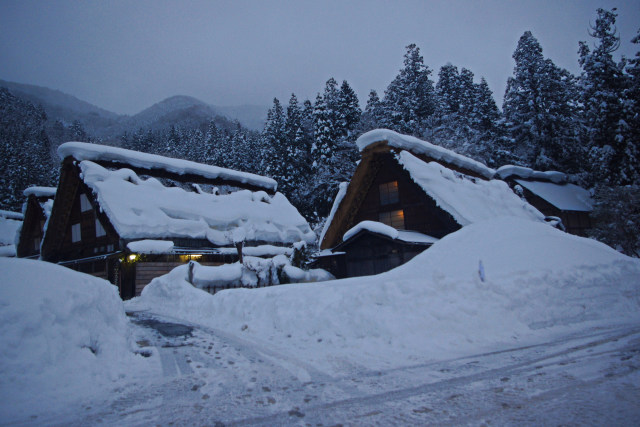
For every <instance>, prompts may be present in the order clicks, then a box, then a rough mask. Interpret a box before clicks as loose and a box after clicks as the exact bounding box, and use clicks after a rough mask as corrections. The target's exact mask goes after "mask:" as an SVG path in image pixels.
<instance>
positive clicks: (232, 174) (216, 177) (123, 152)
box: [58, 142, 278, 194]
mask: <svg viewBox="0 0 640 427" xmlns="http://www.w3.org/2000/svg"><path fill="white" fill-rule="evenodd" d="M58 155H60V157H61V158H62V159H66V158H67V157H72V158H74V159H75V160H78V161H82V160H90V161H93V162H95V163H98V164H100V165H102V166H110V165H111V166H114V167H117V168H130V169H132V170H134V171H135V172H138V173H144V172H146V173H148V174H150V175H154V174H160V175H164V176H168V177H172V178H175V179H178V180H184V181H188V182H194V183H204V184H214V185H232V186H235V187H240V188H245V189H248V190H254V191H256V190H263V191H266V192H268V193H270V194H274V193H275V192H276V189H277V186H278V184H277V183H276V181H275V180H273V179H271V178H267V177H264V176H260V175H256V174H252V173H248V172H240V171H236V170H232V169H226V168H222V167H218V166H211V165H205V164H202V163H196V162H192V161H189V160H183V159H174V158H170V157H164V156H160V155H157V154H149V153H142V152H139V151H133V150H127V149H124V148H119V147H110V146H106V145H99V144H89V143H86V142H66V143H64V144H62V145H60V147H58Z"/></svg>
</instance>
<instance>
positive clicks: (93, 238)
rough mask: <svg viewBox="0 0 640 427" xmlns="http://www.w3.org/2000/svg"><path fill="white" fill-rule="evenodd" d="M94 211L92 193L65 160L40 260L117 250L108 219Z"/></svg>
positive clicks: (94, 203)
mask: <svg viewBox="0 0 640 427" xmlns="http://www.w3.org/2000/svg"><path fill="white" fill-rule="evenodd" d="M97 208H98V205H97V202H96V201H95V200H94V197H93V193H92V192H91V190H90V189H89V188H88V187H87V186H86V185H85V184H84V183H83V182H82V180H81V179H80V170H79V168H78V166H77V164H76V162H75V161H74V160H73V159H71V158H67V159H65V160H64V162H63V164H62V168H61V172H60V182H59V185H58V191H57V194H56V198H55V202H54V204H53V208H52V210H51V218H50V219H49V225H48V227H47V232H46V234H45V236H44V241H43V243H42V254H41V255H42V258H43V259H44V260H46V261H52V262H58V261H66V260H75V259H82V258H87V257H92V256H96V255H100V254H104V253H108V252H113V251H116V250H119V249H121V248H119V245H120V237H119V236H118V234H117V232H116V231H115V229H114V228H113V226H112V225H111V222H110V221H109V218H108V217H107V216H106V215H105V214H104V213H102V212H100V209H97Z"/></svg>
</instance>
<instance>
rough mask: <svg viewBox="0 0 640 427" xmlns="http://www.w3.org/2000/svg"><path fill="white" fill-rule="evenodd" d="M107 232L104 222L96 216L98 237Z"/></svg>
mask: <svg viewBox="0 0 640 427" xmlns="http://www.w3.org/2000/svg"><path fill="white" fill-rule="evenodd" d="M106 235H107V232H106V231H105V230H104V227H103V226H102V223H101V222H100V220H99V219H98V218H96V237H101V236H106Z"/></svg>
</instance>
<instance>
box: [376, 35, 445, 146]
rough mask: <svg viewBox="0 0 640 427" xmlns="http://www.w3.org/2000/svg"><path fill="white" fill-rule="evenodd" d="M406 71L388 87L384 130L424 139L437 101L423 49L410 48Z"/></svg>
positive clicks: (405, 60) (408, 47) (407, 54)
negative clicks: (421, 53)
mask: <svg viewBox="0 0 640 427" xmlns="http://www.w3.org/2000/svg"><path fill="white" fill-rule="evenodd" d="M406 49H407V52H406V53H405V55H404V68H403V69H401V70H400V73H399V74H398V75H397V76H396V78H395V79H393V81H392V82H391V83H390V84H389V86H388V87H387V89H386V90H385V95H384V99H383V107H384V111H385V114H384V118H385V119H384V122H383V123H382V124H383V126H384V127H386V128H389V129H393V130H395V131H398V132H401V133H404V134H410V135H418V136H419V135H422V133H423V129H424V127H425V123H426V120H427V119H428V118H429V117H430V116H431V115H432V114H433V113H434V111H435V108H436V97H435V89H434V85H433V81H432V80H431V79H430V78H429V76H430V75H431V70H430V69H429V67H427V66H426V65H425V64H424V59H423V58H422V56H421V55H420V49H419V48H418V47H417V46H416V45H415V44H410V45H409V46H407V48H406Z"/></svg>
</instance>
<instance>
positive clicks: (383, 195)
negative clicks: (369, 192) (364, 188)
mask: <svg viewBox="0 0 640 427" xmlns="http://www.w3.org/2000/svg"><path fill="white" fill-rule="evenodd" d="M399 201H400V197H399V195H398V181H392V182H387V183H385V184H380V205H391V204H393V203H398V202H399Z"/></svg>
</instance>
